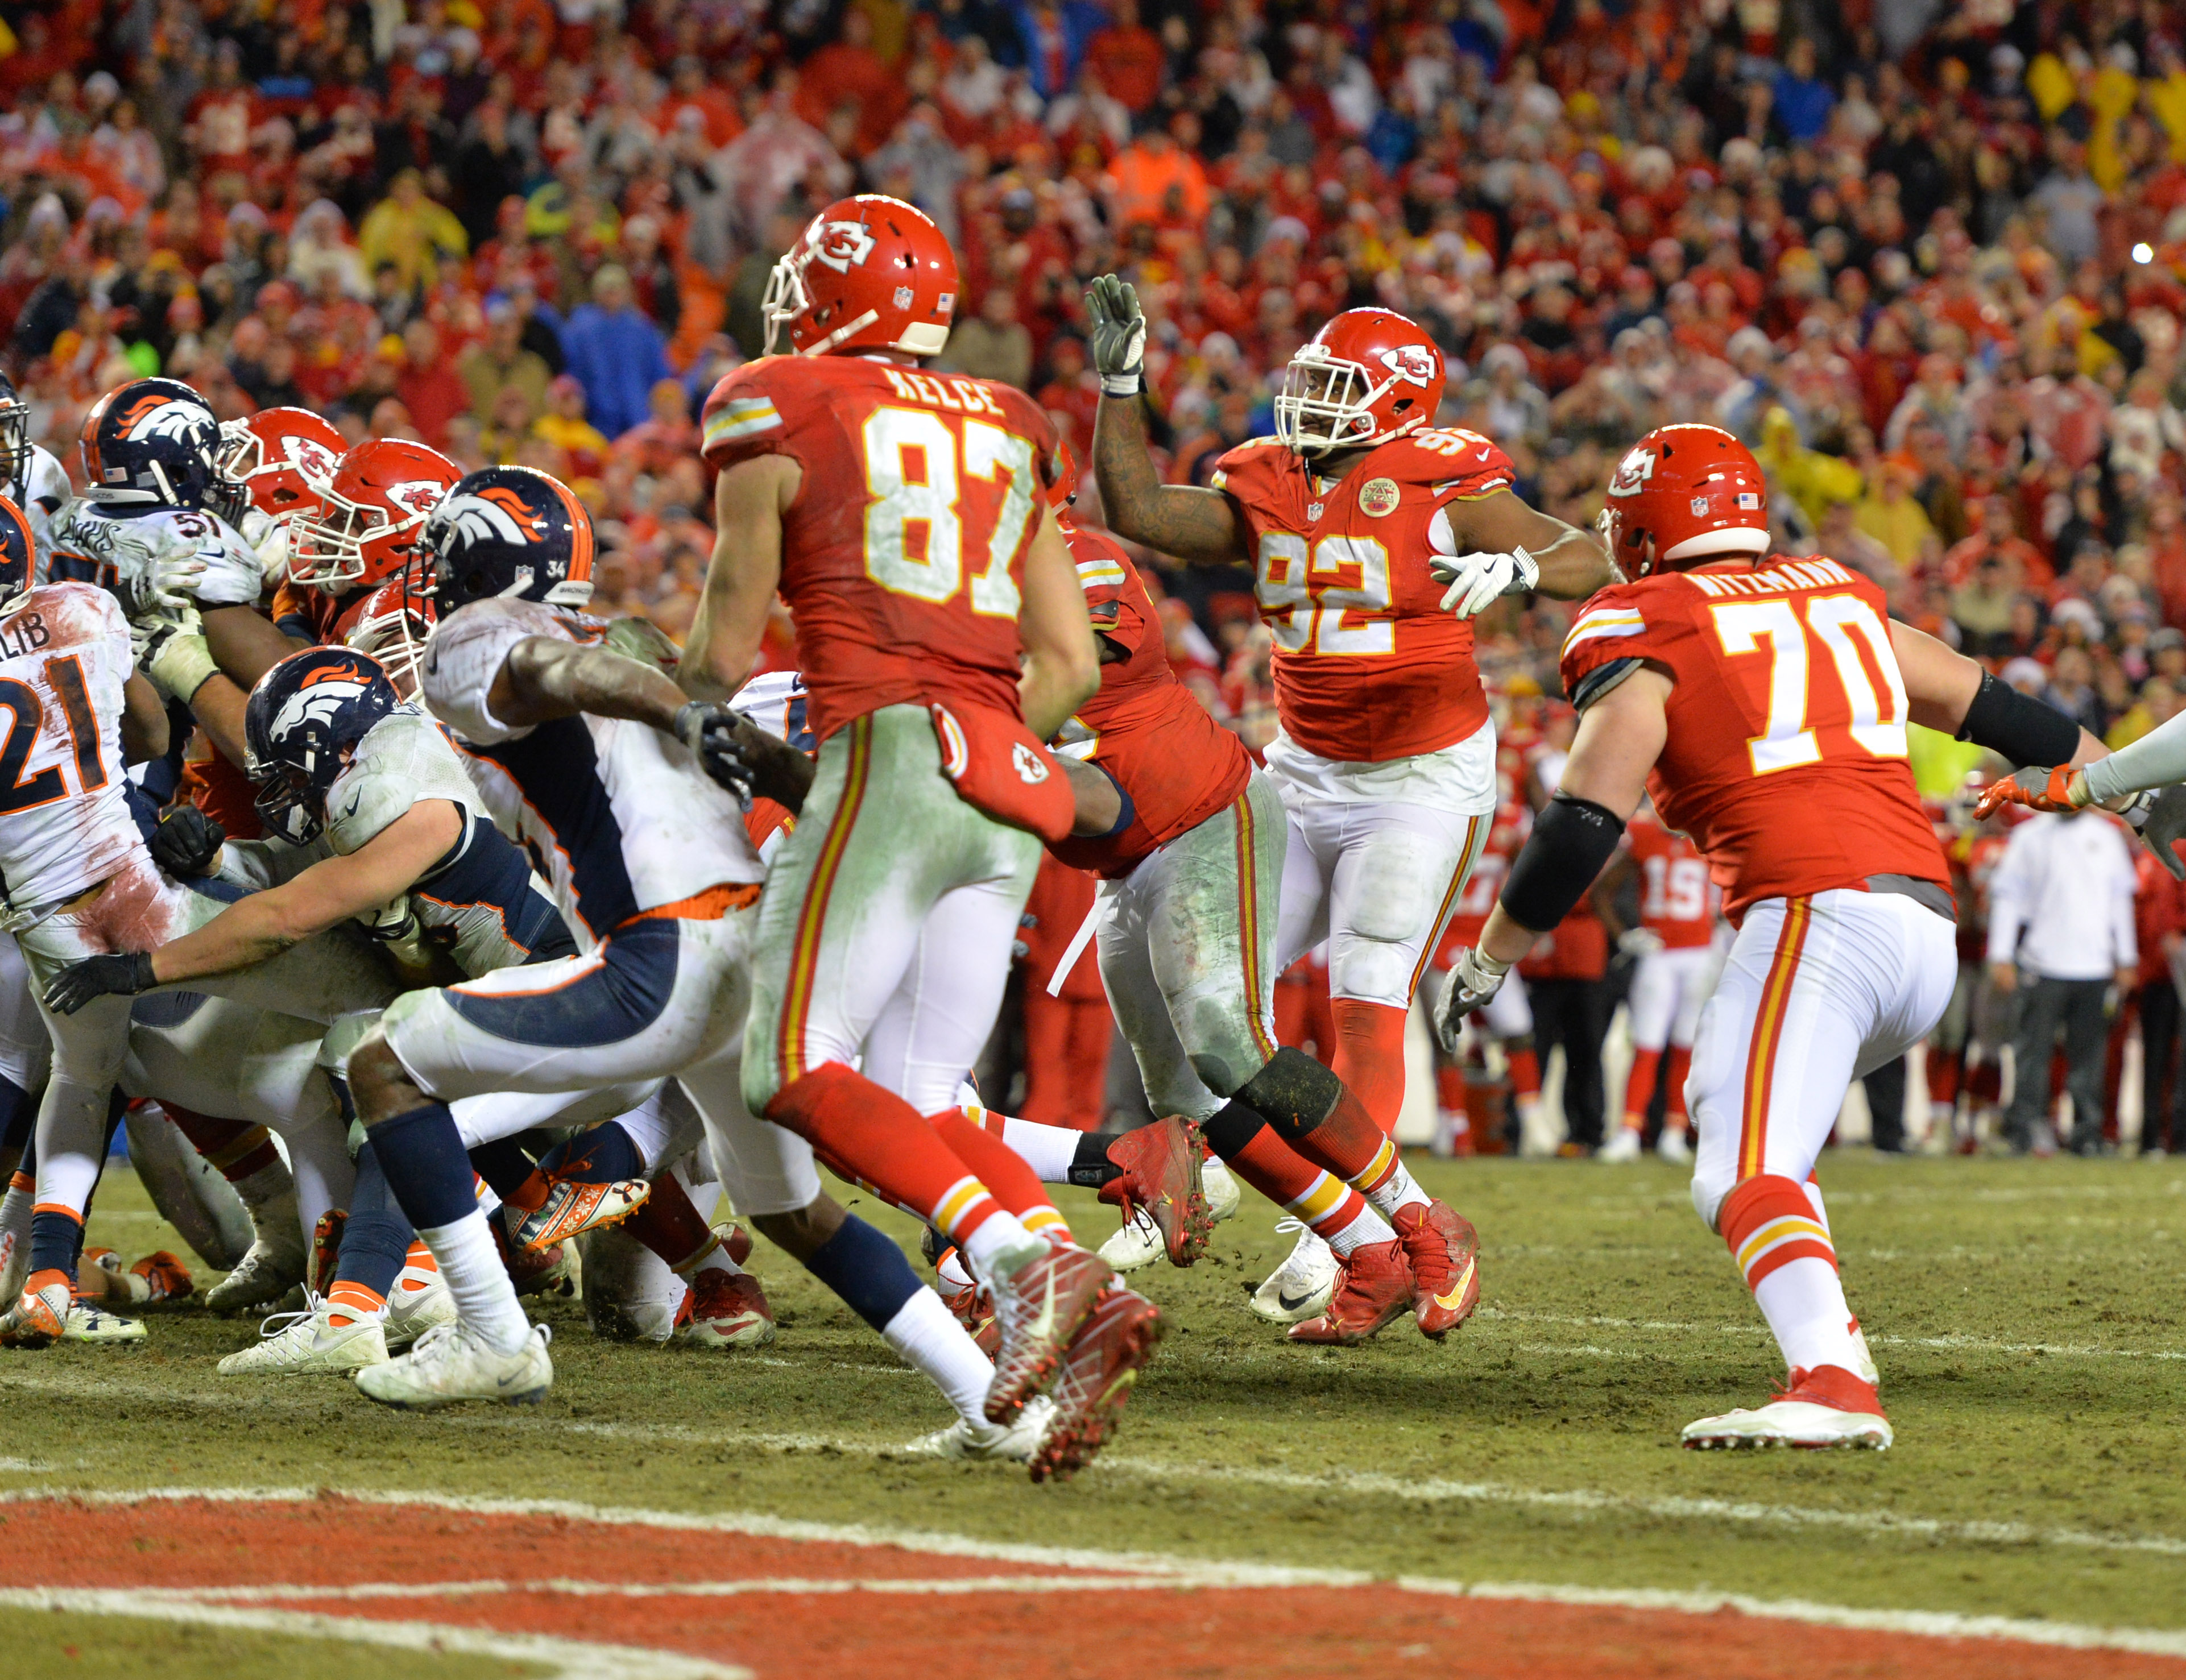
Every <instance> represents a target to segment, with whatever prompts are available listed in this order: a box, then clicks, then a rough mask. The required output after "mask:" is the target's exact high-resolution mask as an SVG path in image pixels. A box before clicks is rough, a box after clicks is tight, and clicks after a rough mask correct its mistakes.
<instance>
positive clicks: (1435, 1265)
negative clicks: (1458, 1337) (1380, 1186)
mask: <svg viewBox="0 0 2186 1680" xmlns="http://www.w3.org/2000/svg"><path fill="white" fill-rule="evenodd" d="M1389 1223H1390V1224H1393V1225H1394V1226H1395V1227H1396V1228H1397V1240H1398V1241H1399V1242H1401V1243H1403V1244H1404V1254H1405V1256H1406V1257H1407V1258H1409V1259H1410V1261H1411V1263H1412V1316H1413V1318H1414V1319H1415V1320H1416V1321H1417V1323H1418V1324H1419V1327H1420V1334H1421V1335H1422V1336H1427V1338H1428V1339H1430V1340H1431V1341H1441V1340H1442V1339H1443V1337H1444V1336H1448V1335H1449V1333H1450V1332H1451V1331H1452V1330H1455V1329H1456V1328H1457V1327H1458V1326H1459V1325H1460V1324H1463V1323H1464V1322H1465V1321H1466V1319H1469V1318H1471V1316H1472V1309H1473V1308H1476V1307H1477V1306H1478V1305H1479V1304H1480V1233H1479V1232H1477V1231H1476V1230H1474V1229H1472V1222H1471V1220H1469V1219H1467V1218H1465V1217H1464V1216H1463V1215H1462V1214H1460V1213H1459V1212H1455V1210H1454V1209H1452V1208H1450V1207H1448V1206H1447V1205H1445V1204H1444V1203H1443V1202H1439V1201H1430V1202H1427V1204H1426V1205H1424V1206H1422V1205H1421V1204H1420V1203H1419V1202H1416V1201H1415V1202H1414V1203H1413V1204H1412V1205H1411V1206H1410V1207H1399V1208H1398V1210H1397V1216H1396V1218H1393V1219H1392V1220H1391V1221H1390V1222H1389Z"/></svg>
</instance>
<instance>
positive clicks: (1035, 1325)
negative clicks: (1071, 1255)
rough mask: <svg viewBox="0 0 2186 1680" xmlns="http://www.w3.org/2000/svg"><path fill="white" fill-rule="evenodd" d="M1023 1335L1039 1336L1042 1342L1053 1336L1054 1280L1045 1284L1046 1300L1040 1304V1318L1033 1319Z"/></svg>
mask: <svg viewBox="0 0 2186 1680" xmlns="http://www.w3.org/2000/svg"><path fill="white" fill-rule="evenodd" d="M1025 1334H1026V1335H1027V1336H1039V1337H1040V1338H1041V1339H1043V1340H1045V1339H1047V1338H1049V1337H1051V1336H1054V1334H1055V1280H1054V1279H1052V1278H1050V1279H1049V1280H1048V1283H1047V1298H1046V1299H1045V1301H1043V1302H1040V1316H1039V1317H1038V1318H1037V1319H1034V1320H1033V1321H1032V1323H1031V1324H1029V1326H1027V1327H1026V1330H1025Z"/></svg>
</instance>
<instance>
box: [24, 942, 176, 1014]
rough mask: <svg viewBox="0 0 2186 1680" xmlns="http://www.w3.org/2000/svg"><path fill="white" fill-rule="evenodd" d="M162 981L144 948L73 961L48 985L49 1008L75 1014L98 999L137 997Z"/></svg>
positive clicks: (47, 1005)
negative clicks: (116, 954)
mask: <svg viewBox="0 0 2186 1680" xmlns="http://www.w3.org/2000/svg"><path fill="white" fill-rule="evenodd" d="M159 983H160V981H159V977H158V976H156V975H154V973H153V972H152V959H151V957H150V956H149V955H147V954H146V953H144V952H143V951H126V952H124V953H122V954H121V955H118V956H95V957H86V958H85V959H84V960H82V961H81V962H72V963H70V965H69V966H67V967H66V968H64V969H63V970H61V972H59V973H58V974H56V975H55V976H53V983H52V984H51V985H49V986H48V987H47V988H46V1007H47V1008H48V1009H49V1010H51V1011H53V1013H54V1014H55V1015H74V1014H75V1013H76V1011H78V1010H80V1009H81V1008H82V1007H83V1006H84V1005H86V1004H87V1003H89V1002H91V1001H92V1000H93V999H94V998H104V997H108V996H110V995H113V994H117V993H118V994H121V996H123V997H127V998H133V997H135V996H136V995H137V993H139V992H143V991H149V989H150V988H152V987H154V986H156V985H158V984H159Z"/></svg>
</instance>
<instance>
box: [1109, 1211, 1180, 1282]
mask: <svg viewBox="0 0 2186 1680" xmlns="http://www.w3.org/2000/svg"><path fill="white" fill-rule="evenodd" d="M1168 1252H1169V1251H1168V1248H1167V1247H1166V1246H1164V1245H1163V1241H1162V1234H1161V1227H1160V1226H1158V1225H1157V1224H1154V1221H1153V1216H1152V1214H1151V1213H1149V1212H1146V1209H1145V1208H1143V1207H1134V1208H1133V1209H1132V1210H1131V1217H1130V1218H1128V1219H1126V1220H1124V1224H1123V1226H1122V1228H1121V1229H1119V1230H1118V1231H1117V1233H1116V1235H1113V1236H1112V1237H1110V1238H1109V1239H1108V1240H1107V1241H1106V1242H1104V1243H1102V1244H1101V1258H1102V1259H1103V1260H1106V1261H1107V1263H1109V1264H1110V1265H1111V1266H1113V1267H1114V1268H1116V1269H1117V1270H1118V1271H1119V1272H1135V1271H1137V1270H1138V1269H1139V1268H1140V1267H1141V1266H1151V1265H1152V1264H1153V1263H1154V1262H1155V1261H1157V1260H1158V1259H1161V1258H1162V1257H1163V1256H1164V1255H1165V1254H1167V1253H1168Z"/></svg>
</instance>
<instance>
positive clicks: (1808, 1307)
mask: <svg viewBox="0 0 2186 1680" xmlns="http://www.w3.org/2000/svg"><path fill="white" fill-rule="evenodd" d="M1753 1299H1754V1301H1755V1302H1756V1303H1757V1305H1758V1306H1759V1307H1760V1308H1761V1315H1762V1317H1763V1318H1765V1319H1768V1328H1769V1330H1771V1331H1772V1332H1773V1333H1774V1336H1775V1337H1776V1345H1777V1346H1778V1347H1780V1348H1782V1349H1783V1350H1784V1364H1785V1368H1786V1369H1791V1370H1799V1369H1806V1370H1812V1369H1813V1368H1814V1367H1815V1366H1817V1365H1836V1366H1838V1367H1840V1368H1841V1369H1844V1370H1847V1371H1857V1370H1858V1369H1859V1354H1858V1347H1857V1345H1856V1344H1855V1343H1854V1342H1853V1341H1852V1308H1850V1307H1848V1306H1847V1305H1846V1304H1845V1293H1844V1283H1843V1280H1841V1279H1840V1278H1839V1277H1838V1276H1837V1268H1836V1267H1835V1266H1833V1265H1831V1264H1830V1263H1829V1262H1828V1261H1826V1260H1824V1259H1822V1258H1820V1257H1819V1256H1813V1255H1809V1256H1807V1257H1802V1258H1801V1259H1797V1260H1792V1261H1788V1262H1786V1263H1785V1264H1783V1265H1781V1266H1779V1267H1778V1268H1776V1269H1775V1270H1774V1271H1773V1272H1771V1273H1770V1274H1768V1276H1767V1277H1765V1278H1763V1279H1762V1280H1761V1281H1760V1283H1759V1284H1757V1285H1755V1287H1754V1291H1753Z"/></svg>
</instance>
